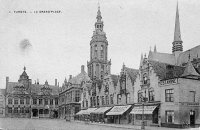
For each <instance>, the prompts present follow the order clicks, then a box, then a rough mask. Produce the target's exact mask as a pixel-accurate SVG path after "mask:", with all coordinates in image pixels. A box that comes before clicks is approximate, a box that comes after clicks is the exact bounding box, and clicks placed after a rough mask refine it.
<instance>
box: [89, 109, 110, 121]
mask: <svg viewBox="0 0 200 130" xmlns="http://www.w3.org/2000/svg"><path fill="white" fill-rule="evenodd" d="M111 108H112V107H100V108H98V109H96V110H94V111H93V112H92V113H91V114H90V115H91V116H92V117H93V119H94V121H95V122H102V123H107V116H106V113H107V112H108V111H109V110H110V109H111Z"/></svg>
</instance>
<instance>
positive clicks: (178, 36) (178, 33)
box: [174, 1, 182, 41]
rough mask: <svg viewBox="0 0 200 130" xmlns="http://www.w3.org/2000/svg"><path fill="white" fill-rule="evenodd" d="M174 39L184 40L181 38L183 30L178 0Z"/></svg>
mask: <svg viewBox="0 0 200 130" xmlns="http://www.w3.org/2000/svg"><path fill="white" fill-rule="evenodd" d="M174 41H182V40H181V31H180V21H179V9H178V1H177V6H176V20H175V30H174Z"/></svg>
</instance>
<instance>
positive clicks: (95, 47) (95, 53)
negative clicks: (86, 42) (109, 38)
mask: <svg viewBox="0 0 200 130" xmlns="http://www.w3.org/2000/svg"><path fill="white" fill-rule="evenodd" d="M94 51H95V52H94V55H95V57H97V45H95V46H94Z"/></svg>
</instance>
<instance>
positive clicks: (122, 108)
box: [106, 105, 131, 115]
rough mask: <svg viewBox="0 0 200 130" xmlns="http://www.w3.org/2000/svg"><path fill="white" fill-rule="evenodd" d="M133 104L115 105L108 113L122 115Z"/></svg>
mask: <svg viewBox="0 0 200 130" xmlns="http://www.w3.org/2000/svg"><path fill="white" fill-rule="evenodd" d="M130 107H131V105H126V106H114V107H113V108H112V109H111V110H110V111H109V112H108V113H107V114H106V115H122V114H124V112H126V111H127V110H128V109H129V108H130Z"/></svg>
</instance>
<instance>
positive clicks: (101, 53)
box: [101, 45, 103, 58]
mask: <svg viewBox="0 0 200 130" xmlns="http://www.w3.org/2000/svg"><path fill="white" fill-rule="evenodd" d="M101 58H103V45H101Z"/></svg>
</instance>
